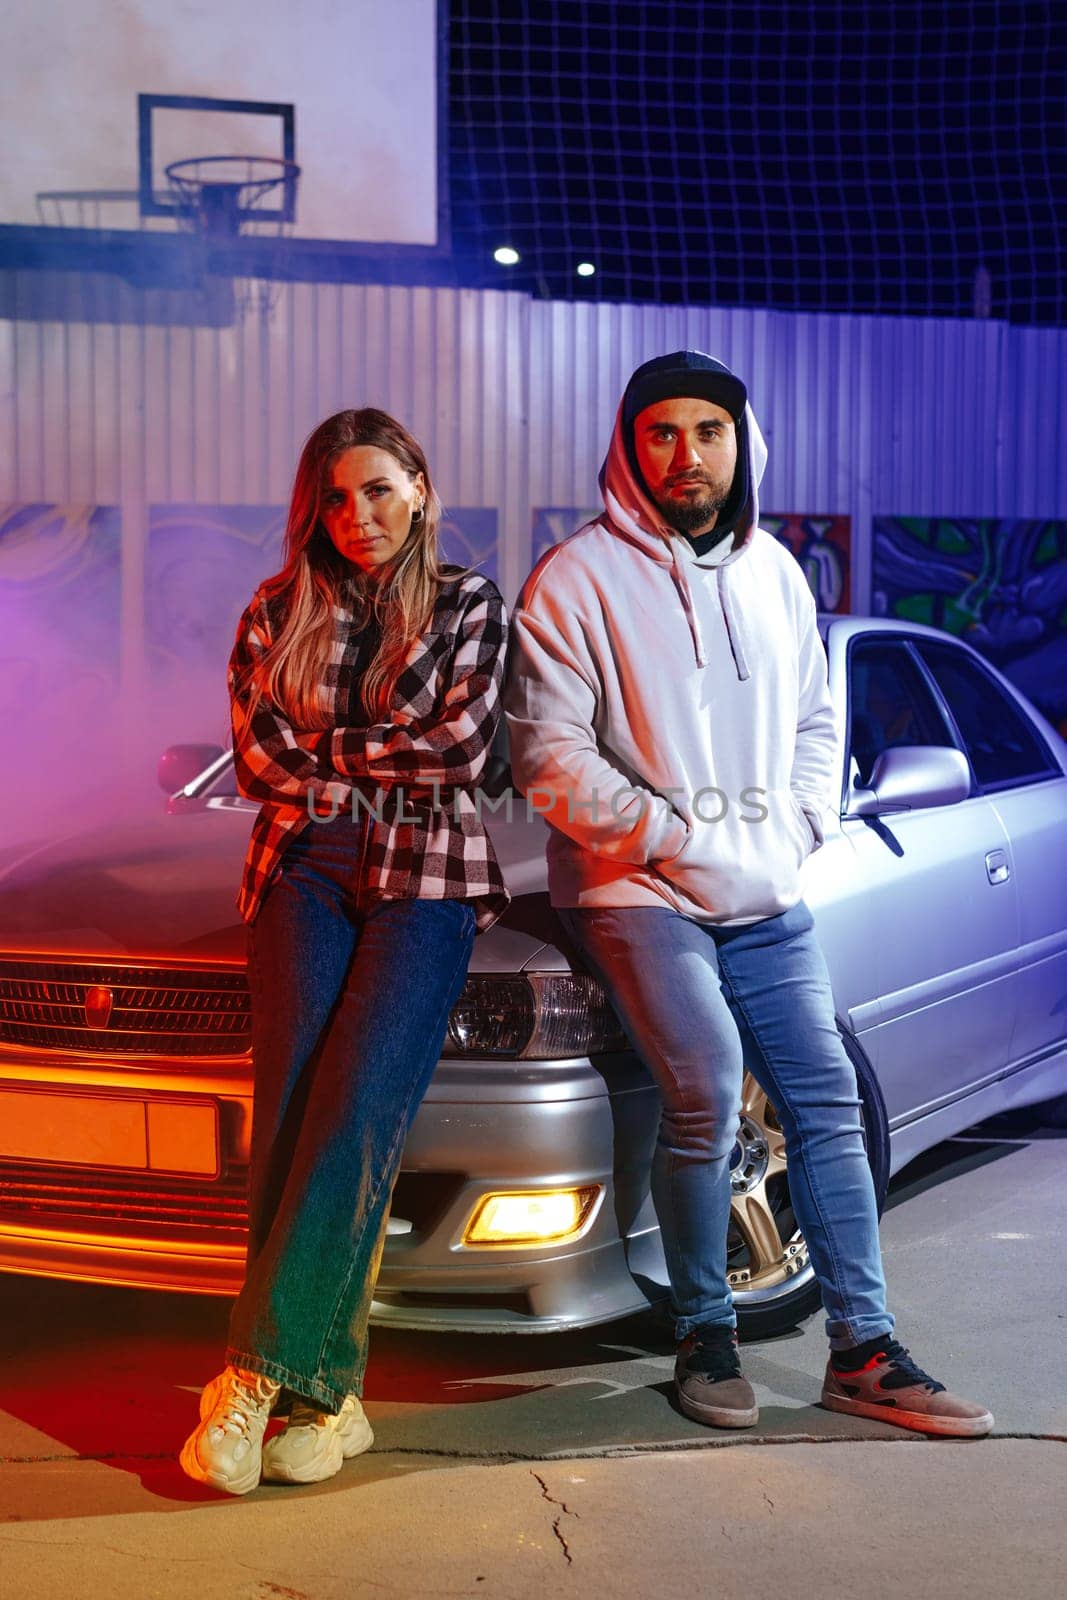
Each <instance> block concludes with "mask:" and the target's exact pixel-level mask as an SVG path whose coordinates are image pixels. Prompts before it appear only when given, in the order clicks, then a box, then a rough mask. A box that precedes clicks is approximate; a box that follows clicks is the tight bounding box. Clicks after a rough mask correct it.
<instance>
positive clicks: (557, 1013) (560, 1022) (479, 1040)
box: [442, 972, 629, 1061]
mask: <svg viewBox="0 0 1067 1600" xmlns="http://www.w3.org/2000/svg"><path fill="white" fill-rule="evenodd" d="M628 1047H629V1046H628V1041H627V1038H626V1035H625V1033H624V1032H623V1030H622V1028H621V1027H620V1025H619V1020H618V1018H617V1017H616V1015H615V1012H614V1011H613V1010H612V1008H611V1004H610V1002H609V1000H608V997H607V995H606V994H605V993H604V990H603V988H602V987H601V985H600V984H599V983H598V982H597V981H596V979H595V978H591V977H589V976H587V975H586V974H585V973H574V972H558V973H557V972H532V973H528V974H526V973H524V974H521V975H519V974H516V975H514V976H503V975H501V976H497V975H484V976H483V975H480V974H475V975H472V976H470V977H468V978H467V981H466V983H465V984H464V986H463V992H462V994H461V995H460V997H459V999H458V1000H457V1001H456V1004H455V1005H454V1006H453V1007H452V1012H451V1015H450V1016H449V1019H448V1034H447V1037H446V1039H445V1047H444V1050H443V1051H442V1055H444V1056H489V1057H505V1058H512V1059H514V1060H529V1059H531V1058H534V1059H536V1060H539V1061H557V1060H564V1059H565V1058H566V1057H567V1056H590V1055H597V1054H601V1053H603V1052H605V1051H609V1050H626V1049H628Z"/></svg>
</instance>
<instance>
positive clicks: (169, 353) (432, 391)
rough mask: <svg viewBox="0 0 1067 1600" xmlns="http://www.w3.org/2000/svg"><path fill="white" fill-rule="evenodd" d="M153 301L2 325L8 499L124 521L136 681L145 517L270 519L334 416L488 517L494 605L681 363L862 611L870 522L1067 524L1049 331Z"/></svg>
mask: <svg viewBox="0 0 1067 1600" xmlns="http://www.w3.org/2000/svg"><path fill="white" fill-rule="evenodd" d="M38 280H39V275H38ZM37 288H38V290H39V281H38V284H37ZM134 293H135V292H134ZM150 294H154V295H155V296H156V298H157V300H158V296H159V294H160V291H158V290H156V291H146V292H145V295H144V307H145V310H144V320H143V321H141V322H138V321H136V320H133V321H125V322H124V323H122V324H121V325H119V324H108V323H105V322H99V321H98V322H93V323H90V322H79V321H76V320H73V319H71V320H63V321H58V320H57V321H46V320H25V321H18V320H8V321H3V322H0V393H2V413H0V475H2V476H0V498H2V499H3V500H5V501H8V502H27V501H49V502H60V503H66V504H69V503H72V502H77V503H82V504H86V503H88V504H118V505H119V506H120V507H121V510H122V525H123V614H122V615H123V630H122V631H123V666H124V671H123V676H124V678H126V680H127V681H129V679H130V677H131V675H134V674H136V673H137V672H138V671H139V668H140V663H141V661H142V658H143V638H142V636H141V629H142V627H143V624H142V621H141V614H142V609H143V607H142V593H141V588H142V582H143V577H142V574H143V552H144V541H145V528H146V515H147V507H148V506H149V505H152V504H157V505H158V504H189V503H204V504H220V503H222V504H227V503H235V504H237V503H240V504H246V505H247V504H272V505H277V504H281V503H284V502H285V500H286V499H287V496H288V489H289V484H290V478H291V474H292V471H293V467H294V465H295V460H296V456H297V453H298V450H299V447H300V444H301V442H302V440H303V438H304V437H305V436H306V434H307V433H308V432H309V430H310V429H311V428H312V427H313V426H314V425H315V423H316V422H318V421H319V420H320V419H321V418H323V417H324V416H327V415H328V414H329V413H330V412H332V411H334V410H337V409H339V408H340V407H342V406H345V405H358V404H365V403H375V404H379V405H382V406H384V407H385V408H386V409H387V410H390V411H393V412H394V413H395V414H396V415H397V416H399V417H400V418H401V419H402V420H404V421H405V422H406V423H407V424H408V425H409V426H410V427H411V428H412V429H413V431H414V432H415V433H416V434H417V435H418V436H419V437H420V438H421V440H422V441H423V443H424V445H425V446H426V449H427V453H428V456H429V459H430V462H431V466H432V469H433V471H434V474H435V477H436V479H437V483H438V487H439V490H440V492H441V494H442V497H443V499H444V500H445V502H446V504H447V503H449V502H451V503H452V504H455V505H463V506H479V505H481V506H492V507H496V508H497V511H498V513H499V519H500V522H499V526H500V550H499V558H500V559H499V575H500V584H501V588H502V590H503V591H504V593H505V597H506V598H507V600H508V601H509V603H510V602H511V601H512V599H513V598H514V596H515V594H516V592H517V590H518V587H519V585H520V583H521V581H522V579H523V578H524V577H525V575H526V572H527V571H528V570H529V566H530V552H531V537H530V535H531V511H532V509H533V508H535V507H539V506H553V505H555V506H583V505H588V504H590V503H595V501H596V474H597V470H598V468H599V465H600V461H601V458H602V455H603V451H604V448H605V445H606V443H607V439H608V436H609V433H610V429H611V425H612V420H613V417H614V412H615V407H616V405H617V403H618V400H619V396H620V394H621V391H622V388H623V386H624V384H625V381H626V378H627V376H628V375H629V373H630V371H631V370H632V369H633V367H634V366H635V365H636V364H637V363H639V362H640V361H642V360H644V359H646V358H647V357H649V356H650V355H654V354H658V353H662V352H664V351H666V350H670V349H676V348H680V347H682V346H687V345H688V346H696V347H698V348H701V349H704V350H708V351H710V352H712V353H713V354H716V355H718V356H720V357H721V358H722V359H723V360H725V361H726V362H727V363H729V364H730V365H731V366H732V367H734V368H735V369H736V370H737V371H738V372H739V373H740V374H741V375H742V376H743V377H744V378H745V380H746V382H747V383H748V386H749V391H750V394H751V396H752V401H753V406H754V409H755V411H756V415H757V417H758V418H759V420H760V424H761V427H762V428H763V431H764V433H765V435H766V438H767V442H768V447H769V452H770V459H769V465H768V470H767V477H766V479H765V480H764V487H763V489H762V491H761V500H762V503H763V504H764V505H765V506H767V507H768V508H771V507H773V508H774V509H776V510H779V511H796V512H805V513H811V514H846V515H849V516H850V517H851V518H852V525H853V545H854V574H853V594H854V597H855V599H854V604H855V608H856V609H858V610H864V609H866V608H867V606H868V605H869V593H870V587H869V578H870V562H869V557H870V537H869V535H870V524H871V517H872V515H874V514H879V513H895V514H898V515H907V514H911V515H932V514H941V515H971V516H978V515H984V516H998V515H1000V516H1004V515H1015V516H1056V515H1059V516H1063V515H1067V332H1065V331H1061V330H1056V329H1020V328H1014V327H1009V326H1007V325H1005V324H1002V323H996V322H964V321H954V320H953V321H947V320H946V321H939V320H905V319H895V318H888V317H885V318H883V317H851V316H832V315H823V314H819V315H797V314H793V313H786V312H773V311H747V310H717V309H706V308H698V309H690V308H676V307H669V308H664V307H654V306H628V305H612V304H582V303H578V304H571V303H554V302H541V301H533V300H530V299H528V298H526V297H525V296H522V295H517V294H510V293H497V292H490V291H474V290H453V289H431V288H385V287H379V286H373V285H363V284H346V285H335V284H291V285H287V286H285V287H284V289H283V290H282V293H281V298H280V300H279V303H278V304H277V306H276V307H275V310H274V312H273V316H272V318H271V319H270V320H269V321H268V320H263V318H262V317H261V316H259V315H258V314H253V315H251V316H250V317H249V318H247V319H246V320H245V321H244V322H243V323H241V322H239V323H237V324H235V325H233V326H224V327H190V326H181V325H178V324H176V323H174V322H169V323H167V322H163V321H162V320H155V321H153V320H151V318H152V317H153V315H154V313H153V310H152V306H151V305H150V302H149V295H150ZM38 298H40V296H39V294H38ZM126 298H127V301H128V300H129V295H128V294H127V297H126ZM13 300H14V303H15V304H16V305H17V303H18V288H17V285H16V286H15V289H14V291H13ZM8 303H9V304H10V303H12V299H11V298H9V301H8Z"/></svg>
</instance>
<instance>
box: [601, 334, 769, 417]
mask: <svg viewBox="0 0 1067 1600" xmlns="http://www.w3.org/2000/svg"><path fill="white" fill-rule="evenodd" d="M683 395H685V396H692V397H693V398H694V399H696V400H710V401H711V402H712V403H713V404H714V405H719V406H722V407H723V408H724V409H725V410H726V411H728V412H729V413H730V415H731V417H733V419H734V421H735V422H740V420H741V418H742V417H743V416H744V414H745V403H746V401H747V400H748V392H747V390H746V389H745V386H744V384H743V383H742V382H741V379H740V378H735V377H734V374H733V373H732V372H731V371H730V369H729V367H724V366H723V364H722V362H721V361H716V360H715V357H714V356H706V355H705V354H704V352H703V350H675V351H674V353H673V355H669V356H655V357H654V358H653V360H651V361H646V362H645V363H644V365H643V366H640V367H638V369H637V371H636V372H635V373H634V375H633V377H632V378H631V379H630V381H629V383H628V384H627V385H626V393H625V394H624V395H623V397H622V420H623V425H624V426H625V427H626V428H631V427H632V426H633V422H634V418H635V417H636V416H637V414H638V412H640V411H643V410H644V409H645V407H646V406H654V405H655V403H656V401H657V400H676V399H678V398H680V397H681V396H683Z"/></svg>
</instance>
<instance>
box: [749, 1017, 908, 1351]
mask: <svg viewBox="0 0 1067 1600" xmlns="http://www.w3.org/2000/svg"><path fill="white" fill-rule="evenodd" d="M837 1026H838V1032H839V1033H840V1035H841V1041H842V1043H843V1045H844V1047H845V1051H846V1053H847V1055H848V1057H849V1060H850V1061H851V1062H852V1065H853V1066H854V1067H855V1069H856V1081H857V1083H858V1085H859V1092H860V1100H861V1102H862V1107H863V1129H864V1142H865V1144H866V1147H867V1159H868V1161H869V1162H870V1166H871V1175H872V1177H873V1179H874V1192H875V1195H876V1197H877V1202H878V1215H879V1216H881V1214H882V1207H883V1205H884V1204H885V1197H886V1191H887V1189H888V1187H889V1122H888V1118H887V1116H886V1109H885V1101H884V1100H883V1099H882V1091H881V1089H880V1088H879V1086H878V1080H877V1078H876V1077H875V1075H874V1069H873V1068H872V1067H871V1064H870V1062H869V1061H868V1060H867V1057H866V1056H865V1054H864V1052H863V1050H862V1049H861V1048H860V1046H859V1045H858V1044H857V1043H856V1040H855V1039H854V1038H853V1037H852V1035H851V1034H850V1033H849V1031H848V1030H847V1029H846V1028H844V1027H843V1026H842V1024H841V1023H840V1022H838V1025H837ZM731 1182H732V1183H733V1190H734V1193H733V1200H732V1203H731V1207H730V1230H729V1235H728V1238H727V1258H726V1265H727V1278H728V1281H729V1284H730V1288H731V1290H732V1292H733V1297H734V1306H735V1309H736V1311H737V1328H738V1335H739V1337H740V1338H741V1339H769V1338H773V1337H774V1336H775V1335H776V1334H780V1333H785V1332H787V1331H788V1330H789V1329H790V1328H795V1327H796V1325H797V1323H799V1322H802V1321H804V1319H805V1318H807V1317H810V1316H811V1315H812V1313H813V1312H815V1311H817V1310H818V1309H819V1307H820V1305H821V1297H820V1294H819V1285H818V1284H817V1282H816V1281H815V1273H814V1271H813V1269H812V1265H811V1260H810V1257H809V1255H808V1247H807V1245H806V1244H805V1242H804V1236H803V1234H802V1233H801V1232H800V1229H799V1228H798V1226H797V1221H796V1217H795V1216H794V1213H793V1208H792V1204H791V1202H790V1198H789V1175H788V1164H787V1161H786V1153H785V1135H784V1134H783V1132H782V1128H781V1124H780V1122H779V1121H778V1114H777V1112H776V1111H775V1109H774V1107H773V1105H772V1104H771V1102H770V1101H769V1100H768V1098H767V1096H766V1095H765V1094H764V1093H763V1090H762V1089H761V1088H760V1087H759V1085H758V1083H757V1082H756V1080H755V1078H753V1076H752V1074H751V1073H746V1074H745V1080H744V1085H743V1087H742V1091H741V1125H740V1128H739V1130H738V1136H737V1143H736V1145H735V1146H734V1153H733V1156H732V1158H731Z"/></svg>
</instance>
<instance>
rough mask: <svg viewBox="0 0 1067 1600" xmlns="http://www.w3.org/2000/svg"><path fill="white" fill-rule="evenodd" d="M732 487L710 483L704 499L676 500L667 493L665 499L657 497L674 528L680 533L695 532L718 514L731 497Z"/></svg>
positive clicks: (659, 504) (661, 508)
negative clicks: (715, 485)
mask: <svg viewBox="0 0 1067 1600" xmlns="http://www.w3.org/2000/svg"><path fill="white" fill-rule="evenodd" d="M731 487H732V485H728V486H727V487H726V488H722V487H721V486H720V487H719V488H712V487H711V485H710V484H709V485H708V494H707V498H706V499H704V500H674V499H673V498H672V497H671V496H670V495H665V496H664V497H663V499H659V498H658V497H657V499H656V504H657V505H658V506H659V508H660V510H661V511H662V512H663V515H664V516H665V517H666V519H667V521H668V522H669V523H670V525H671V527H672V528H677V530H678V532H679V533H695V532H696V531H697V529H698V528H704V527H706V526H707V524H708V523H709V522H710V521H711V519H712V517H716V516H718V514H719V512H720V511H721V510H722V508H723V506H724V505H725V504H726V502H727V500H728V499H729V498H730V489H731Z"/></svg>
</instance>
